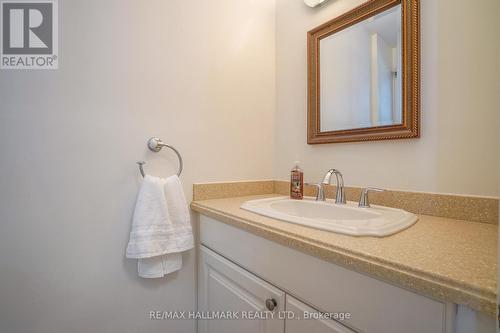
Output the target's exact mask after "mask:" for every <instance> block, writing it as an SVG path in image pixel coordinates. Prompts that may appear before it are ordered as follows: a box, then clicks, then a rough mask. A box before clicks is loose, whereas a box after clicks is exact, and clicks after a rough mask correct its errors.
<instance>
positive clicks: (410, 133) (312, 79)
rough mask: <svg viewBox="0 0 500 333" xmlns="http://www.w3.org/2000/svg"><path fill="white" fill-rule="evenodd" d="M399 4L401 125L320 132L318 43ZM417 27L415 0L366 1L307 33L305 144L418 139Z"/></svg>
mask: <svg viewBox="0 0 500 333" xmlns="http://www.w3.org/2000/svg"><path fill="white" fill-rule="evenodd" d="M399 4H401V11H402V18H401V19H402V25H401V26H402V57H403V59H402V68H403V73H402V85H403V87H402V98H401V100H402V124H397V125H386V126H376V127H368V128H356V129H349V130H338V131H328V132H321V126H320V119H321V117H320V111H321V108H320V89H321V87H320V80H319V78H320V73H319V68H320V67H319V64H320V58H319V54H320V52H319V51H320V50H319V47H320V40H321V39H323V38H325V37H328V36H330V35H332V34H334V33H336V32H338V31H341V30H343V29H345V28H347V27H350V26H352V25H354V24H356V23H358V22H361V21H363V20H366V19H368V18H370V17H372V16H374V15H377V14H379V13H382V12H384V11H385V10H388V9H390V8H392V7H394V6H397V5H399ZM419 24H420V23H419V0H370V1H368V2H366V3H364V4H362V5H361V6H359V7H356V8H354V9H353V10H351V11H349V12H347V13H345V14H343V15H341V16H339V17H337V18H335V19H333V20H331V21H329V22H326V23H325V24H322V25H321V26H319V27H317V28H315V29H313V30H311V31H309V32H308V34H307V37H308V38H307V43H308V125H307V143H308V144H322V143H337V142H354V141H370V140H393V139H407V138H418V137H420V76H419V72H420V54H419V50H420V28H419Z"/></svg>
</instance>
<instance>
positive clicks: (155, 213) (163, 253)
mask: <svg viewBox="0 0 500 333" xmlns="http://www.w3.org/2000/svg"><path fill="white" fill-rule="evenodd" d="M193 245H194V241H193V232H192V229H191V222H190V215H189V209H188V205H187V202H186V198H185V196H184V191H183V190H182V185H181V182H180V180H179V177H177V176H172V177H169V178H167V179H160V178H157V177H151V176H146V177H145V178H144V181H143V183H142V186H141V189H140V191H139V196H138V198H137V203H136V207H135V211H134V217H133V222H132V230H131V231H130V240H129V243H128V246H127V253H126V256H127V258H136V259H139V261H138V265H137V268H138V272H139V276H141V277H144V278H157V277H163V276H164V275H166V274H169V273H172V272H175V271H177V270H179V269H181V267H182V256H181V253H180V252H183V251H187V250H189V249H192V248H193Z"/></svg>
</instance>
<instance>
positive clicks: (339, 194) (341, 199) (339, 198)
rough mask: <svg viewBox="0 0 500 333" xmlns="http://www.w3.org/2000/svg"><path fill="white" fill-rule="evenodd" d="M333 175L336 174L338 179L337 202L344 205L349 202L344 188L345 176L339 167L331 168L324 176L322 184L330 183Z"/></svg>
mask: <svg viewBox="0 0 500 333" xmlns="http://www.w3.org/2000/svg"><path fill="white" fill-rule="evenodd" d="M332 175H335V178H336V180H337V194H336V197H335V203H336V204H337V205H344V204H345V203H346V202H347V201H346V198H345V190H344V177H343V176H342V173H341V172H340V171H339V170H337V169H331V170H329V171H328V172H327V173H326V175H325V178H323V182H322V183H321V184H322V185H330V183H331V181H332Z"/></svg>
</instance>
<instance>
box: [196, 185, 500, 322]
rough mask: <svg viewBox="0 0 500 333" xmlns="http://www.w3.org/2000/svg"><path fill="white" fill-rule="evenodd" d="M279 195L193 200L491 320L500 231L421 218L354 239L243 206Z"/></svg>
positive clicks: (240, 223)
mask: <svg viewBox="0 0 500 333" xmlns="http://www.w3.org/2000/svg"><path fill="white" fill-rule="evenodd" d="M272 196H279V195H277V194H265V195H253V196H246V197H234V198H223V199H212V200H201V201H193V203H192V204H191V207H192V209H193V210H195V211H197V212H199V213H201V214H204V215H207V216H210V217H213V218H215V219H218V220H220V221H222V222H224V223H227V224H231V225H233V226H236V227H239V228H242V229H244V230H247V231H249V232H252V233H254V234H257V235H259V236H262V237H264V238H267V239H269V240H273V241H275V242H278V243H280V244H283V245H286V246H289V247H292V248H294V249H298V250H300V251H302V252H305V253H307V254H310V255H314V256H316V257H319V258H322V259H324V260H327V261H330V262H332V263H335V264H339V265H342V266H344V267H347V268H349V269H352V270H355V271H358V272H361V273H365V274H367V275H370V276H373V277H376V278H378V279H381V280H384V281H387V282H390V283H392V284H395V285H398V286H401V287H404V288H407V289H410V290H414V291H416V292H418V293H421V294H423V295H427V296H429V297H433V298H436V299H439V300H441V301H445V302H452V303H456V304H464V305H467V306H469V307H470V308H472V309H474V310H478V311H482V312H484V313H487V314H489V315H492V316H494V315H495V313H496V285H497V281H496V279H497V277H496V275H497V232H498V226H497V225H494V224H488V223H475V222H469V221H461V220H454V219H449V218H443V217H435V216H428V215H418V216H419V221H418V222H417V223H416V224H415V225H414V226H412V227H410V228H408V229H406V230H404V231H402V232H400V233H397V234H395V235H392V236H388V237H384V238H375V237H352V236H346V235H342V234H336V233H332V232H327V231H321V230H316V229H312V228H307V227H304V226H300V225H296V224H292V223H287V222H283V221H279V220H275V219H272V218H268V217H265V216H261V215H258V214H254V213H251V212H248V211H245V210H242V209H240V206H241V204H242V203H243V202H245V201H247V200H252V199H258V198H267V197H272Z"/></svg>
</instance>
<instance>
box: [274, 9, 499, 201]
mask: <svg viewBox="0 0 500 333" xmlns="http://www.w3.org/2000/svg"><path fill="white" fill-rule="evenodd" d="M362 2H363V0H336V1H329V2H328V3H327V4H326V5H325V6H321V7H317V8H315V9H310V8H308V7H306V6H304V4H303V2H302V1H290V0H277V1H276V6H277V8H276V58H277V59H276V64H277V72H276V80H277V82H276V86H277V111H276V121H275V124H276V127H275V130H276V133H275V135H276V147H275V149H276V152H277V154H276V158H275V164H274V176H275V178H278V179H287V178H288V172H289V169H290V168H291V167H292V161H294V160H296V159H297V158H298V159H300V160H301V161H302V166H303V169H304V171H305V177H306V180H307V181H319V180H320V179H322V175H323V173H324V172H325V171H326V170H328V168H331V167H336V168H338V169H340V170H342V171H343V172H344V176H345V181H346V184H347V185H358V186H367V185H372V186H379V187H386V188H393V189H407V190H417V191H434V192H447V193H463V194H479V195H499V194H500V192H499V190H498V185H497V181H496V180H497V179H496V176H495V174H496V172H497V171H496V170H498V169H499V168H500V156H499V155H500V154H498V144H499V138H500V134H499V133H500V130H499V126H500V111H499V108H500V80H498V77H499V76H500V62H498V54H500V43H499V42H498V40H499V39H498V32H499V31H500V21H499V20H498V19H497V17H496V16H497V14H498V12H499V10H500V2H498V1H496V0H483V1H481V5H478V4H476V3H473V2H470V1H467V0H458V1H456V0H441V1H434V0H422V1H421V29H422V38H421V48H422V50H421V51H422V53H421V54H422V58H421V60H422V71H421V74H422V138H421V139H418V140H402V141H391V142H370V143H350V144H328V145H315V146H310V145H307V144H306V125H305V124H306V110H307V104H306V103H307V100H306V89H307V79H306V78H307V66H306V60H307V58H306V56H307V53H306V32H307V31H308V30H310V29H312V28H314V27H316V26H317V25H319V24H321V23H323V22H326V21H327V20H329V19H332V18H334V17H335V16H337V15H339V14H341V13H343V12H345V11H347V10H349V9H351V8H353V7H355V6H357V5H359V4H360V3H362Z"/></svg>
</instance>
